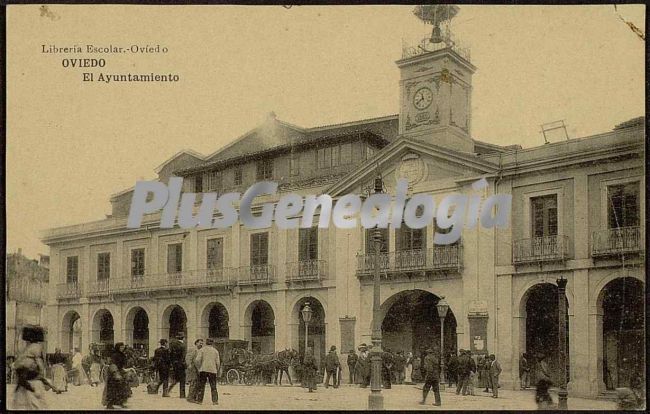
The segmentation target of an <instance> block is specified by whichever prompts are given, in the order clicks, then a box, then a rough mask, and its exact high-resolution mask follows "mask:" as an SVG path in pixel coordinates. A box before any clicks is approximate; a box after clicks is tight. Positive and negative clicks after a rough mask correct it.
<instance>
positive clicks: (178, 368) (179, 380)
mask: <svg viewBox="0 0 650 414" xmlns="http://www.w3.org/2000/svg"><path fill="white" fill-rule="evenodd" d="M183 338H184V335H183V333H182V332H179V333H178V334H176V338H175V339H172V340H171V341H170V343H169V359H170V360H171V367H172V371H173V372H174V377H173V380H172V383H171V384H170V385H169V392H171V390H172V388H174V385H176V384H179V387H180V391H181V393H180V397H181V398H185V368H186V365H185V354H186V352H187V348H186V347H185V344H184V343H183Z"/></svg>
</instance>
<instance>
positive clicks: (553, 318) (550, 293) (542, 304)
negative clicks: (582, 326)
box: [513, 280, 573, 385]
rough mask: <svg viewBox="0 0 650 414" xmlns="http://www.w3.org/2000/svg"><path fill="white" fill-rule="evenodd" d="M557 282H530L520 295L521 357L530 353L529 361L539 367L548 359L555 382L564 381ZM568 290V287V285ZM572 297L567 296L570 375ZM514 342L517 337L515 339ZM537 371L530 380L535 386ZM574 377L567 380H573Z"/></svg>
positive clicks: (567, 350)
mask: <svg viewBox="0 0 650 414" xmlns="http://www.w3.org/2000/svg"><path fill="white" fill-rule="evenodd" d="M557 289H558V288H557V283H552V282H551V281H540V280H536V281H533V282H531V283H528V284H527V286H526V290H525V291H523V293H522V294H521V296H520V299H519V303H518V306H515V309H516V310H517V312H518V315H515V317H518V319H519V338H518V339H519V347H518V350H517V354H516V355H517V356H519V355H521V354H523V353H526V354H527V356H528V362H529V363H530V364H531V365H532V366H533V367H535V366H536V364H537V362H538V361H539V358H540V357H541V356H542V355H545V356H546V357H547V360H546V362H547V364H548V366H549V369H550V371H551V379H552V380H553V382H554V383H556V384H557V383H559V382H560V373H561V370H560V367H559V366H558V359H557V355H558V354H559V337H558V335H559V311H558V291H557ZM567 289H568V286H567ZM570 297H571V295H569V294H567V295H566V301H567V315H566V316H567V317H566V321H567V322H566V323H567V326H566V349H565V352H566V355H567V359H566V364H567V373H568V374H569V376H570V377H572V375H571V372H570V365H571V364H570V359H571V358H570V357H571V353H570V349H571V346H570V345H571V342H572V341H571V325H572V319H573V318H572V317H570V316H572V315H573V309H572V306H571V305H572V303H571V301H570V300H569V298H570ZM513 339H514V338H513ZM536 372H537V371H536V369H535V368H533V369H532V370H531V372H530V377H529V381H530V384H531V385H534V384H536V383H537V375H536ZM569 380H570V378H567V381H569Z"/></svg>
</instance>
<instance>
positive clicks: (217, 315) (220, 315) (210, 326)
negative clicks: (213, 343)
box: [199, 301, 230, 339]
mask: <svg viewBox="0 0 650 414" xmlns="http://www.w3.org/2000/svg"><path fill="white" fill-rule="evenodd" d="M200 321H201V325H200V327H199V332H200V336H201V338H213V339H216V338H221V339H227V338H229V337H230V327H229V325H230V317H229V313H228V308H227V307H226V306H225V305H224V304H223V303H221V302H216V301H214V302H210V303H208V304H207V305H205V307H204V308H203V311H202V312H201V319H200Z"/></svg>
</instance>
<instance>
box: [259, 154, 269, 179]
mask: <svg viewBox="0 0 650 414" xmlns="http://www.w3.org/2000/svg"><path fill="white" fill-rule="evenodd" d="M272 178H273V159H268V160H261V161H258V162H257V179H258V180H270V179H272Z"/></svg>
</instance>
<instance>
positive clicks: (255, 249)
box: [251, 233, 269, 266]
mask: <svg viewBox="0 0 650 414" xmlns="http://www.w3.org/2000/svg"><path fill="white" fill-rule="evenodd" d="M268 262H269V234H268V233H255V234H251V265H253V266H262V265H266V264H268Z"/></svg>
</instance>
